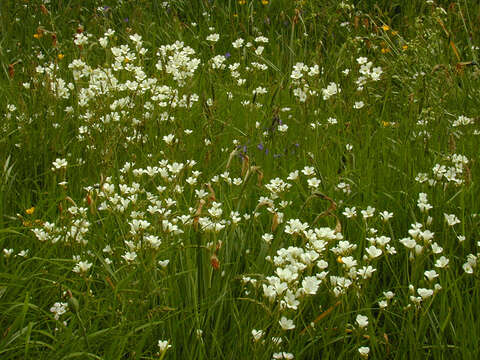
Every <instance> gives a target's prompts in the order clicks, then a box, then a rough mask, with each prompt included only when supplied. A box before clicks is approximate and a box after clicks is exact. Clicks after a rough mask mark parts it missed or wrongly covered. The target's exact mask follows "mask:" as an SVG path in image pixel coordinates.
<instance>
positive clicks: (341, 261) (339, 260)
mask: <svg viewBox="0 0 480 360" xmlns="http://www.w3.org/2000/svg"><path fill="white" fill-rule="evenodd" d="M337 262H338V263H339V264H343V259H342V257H341V256H339V257H338V258H337Z"/></svg>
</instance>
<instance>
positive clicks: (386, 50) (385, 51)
mask: <svg viewBox="0 0 480 360" xmlns="http://www.w3.org/2000/svg"><path fill="white" fill-rule="evenodd" d="M389 52H390V49H387V48H382V54H386V53H389Z"/></svg>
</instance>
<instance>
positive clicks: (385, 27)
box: [382, 25, 390, 31]
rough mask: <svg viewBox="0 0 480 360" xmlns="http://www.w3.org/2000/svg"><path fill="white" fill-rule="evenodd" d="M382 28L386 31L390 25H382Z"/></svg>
mask: <svg viewBox="0 0 480 360" xmlns="http://www.w3.org/2000/svg"><path fill="white" fill-rule="evenodd" d="M382 29H383V30H384V31H388V30H390V26H388V25H383V26H382Z"/></svg>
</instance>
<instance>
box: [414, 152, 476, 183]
mask: <svg viewBox="0 0 480 360" xmlns="http://www.w3.org/2000/svg"><path fill="white" fill-rule="evenodd" d="M468 163H469V160H468V158H467V157H466V156H464V155H461V154H453V155H447V156H445V157H444V162H443V163H437V164H435V165H434V166H433V168H432V175H431V177H429V175H428V174H427V173H419V174H418V175H417V176H416V177H415V180H416V181H417V182H419V183H421V184H422V183H427V184H428V185H430V186H435V185H437V184H438V183H440V184H443V185H444V186H445V185H447V184H453V185H455V186H459V185H463V184H465V181H466V176H468V174H469V173H468V172H467V171H466V168H467V166H468Z"/></svg>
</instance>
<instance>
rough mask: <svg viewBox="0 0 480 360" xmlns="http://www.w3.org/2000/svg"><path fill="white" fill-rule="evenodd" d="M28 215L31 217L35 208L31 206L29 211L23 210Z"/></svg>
mask: <svg viewBox="0 0 480 360" xmlns="http://www.w3.org/2000/svg"><path fill="white" fill-rule="evenodd" d="M25 212H26V213H27V214H28V215H32V214H33V213H34V212H35V206H32V207H31V208H30V209H27V210H25Z"/></svg>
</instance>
